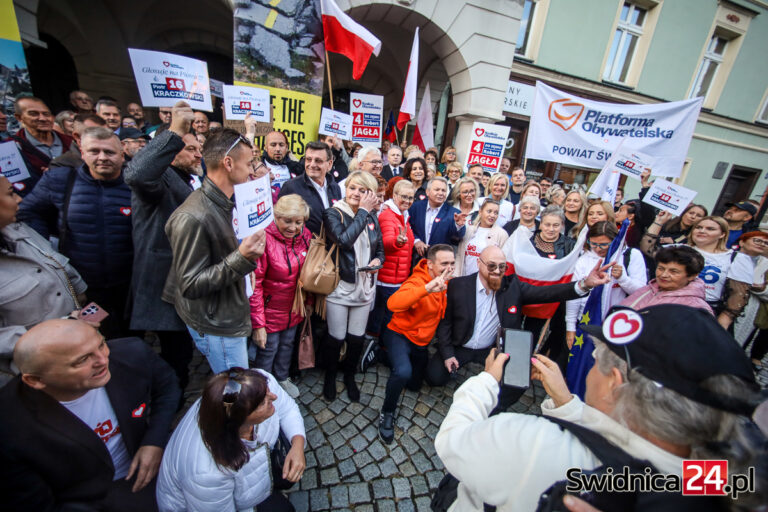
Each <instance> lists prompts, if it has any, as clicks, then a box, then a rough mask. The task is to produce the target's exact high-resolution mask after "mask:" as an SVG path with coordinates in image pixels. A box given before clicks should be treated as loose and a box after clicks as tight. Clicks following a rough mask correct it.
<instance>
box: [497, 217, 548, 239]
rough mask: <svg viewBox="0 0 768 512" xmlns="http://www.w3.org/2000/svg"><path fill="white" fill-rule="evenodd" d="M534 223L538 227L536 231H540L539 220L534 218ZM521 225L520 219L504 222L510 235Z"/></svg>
mask: <svg viewBox="0 0 768 512" xmlns="http://www.w3.org/2000/svg"><path fill="white" fill-rule="evenodd" d="M534 223H535V224H536V229H535V230H534V231H538V230H539V221H538V220H534ZM519 227H520V219H514V220H511V221H509V222H507V223H506V224H504V231H506V232H507V234H508V235H509V236H512V233H514V232H515V230H516V229H517V228H519Z"/></svg>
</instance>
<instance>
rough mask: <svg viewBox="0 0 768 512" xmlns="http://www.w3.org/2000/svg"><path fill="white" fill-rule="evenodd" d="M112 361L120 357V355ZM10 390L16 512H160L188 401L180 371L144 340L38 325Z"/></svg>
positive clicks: (8, 494) (11, 496)
mask: <svg viewBox="0 0 768 512" xmlns="http://www.w3.org/2000/svg"><path fill="white" fill-rule="evenodd" d="M110 352H111V353H110ZM13 358H14V362H15V363H16V365H17V366H18V367H19V371H20V372H21V374H20V375H17V376H16V377H15V378H14V379H13V380H11V381H10V382H9V383H8V384H7V385H6V386H4V387H3V388H2V389H1V390H0V406H1V407H2V408H3V410H4V411H6V413H7V414H8V415H12V416H13V419H12V420H11V419H10V417H6V420H5V421H3V422H1V423H0V492H2V495H3V503H4V507H8V510H73V511H74V510H78V511H94V512H95V511H97V510H104V511H123V510H125V511H128V510H156V505H155V497H154V494H155V491H154V487H155V476H156V475H157V471H158V469H159V467H160V461H161V460H162V456H163V448H164V447H165V444H166V442H167V441H168V435H169V430H170V427H171V423H172V422H173V416H174V413H175V411H176V404H177V403H178V400H179V394H180V392H179V388H178V386H177V384H176V379H175V378H174V375H173V371H172V370H171V369H170V368H169V367H168V365H166V364H165V362H163V360H162V359H160V358H159V357H158V356H157V355H156V354H155V353H154V351H153V350H152V349H151V348H150V347H149V346H147V345H146V344H145V343H144V342H143V341H142V340H140V339H138V338H123V339H117V340H112V341H110V342H109V343H107V342H106V341H105V340H104V337H103V336H101V334H99V332H98V331H97V330H96V329H95V328H94V327H93V326H91V325H88V324H87V323H85V322H82V321H79V320H70V319H55V320H48V321H45V322H42V323H40V324H38V325H37V326H35V327H33V328H32V329H30V330H29V331H27V332H26V333H25V334H24V335H23V336H22V337H21V338H20V339H19V341H18V343H17V344H16V347H15V349H14V353H13Z"/></svg>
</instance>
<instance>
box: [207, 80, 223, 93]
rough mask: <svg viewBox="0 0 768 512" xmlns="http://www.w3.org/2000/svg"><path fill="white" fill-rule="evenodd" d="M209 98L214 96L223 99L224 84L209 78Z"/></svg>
mask: <svg viewBox="0 0 768 512" xmlns="http://www.w3.org/2000/svg"><path fill="white" fill-rule="evenodd" d="M210 82H211V96H216V97H217V98H223V97H224V82H222V81H221V80H216V79H215V78H211V80H210Z"/></svg>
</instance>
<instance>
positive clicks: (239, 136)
mask: <svg viewBox="0 0 768 512" xmlns="http://www.w3.org/2000/svg"><path fill="white" fill-rule="evenodd" d="M240 142H242V143H243V144H245V145H246V146H248V147H250V146H251V144H250V143H249V142H248V139H246V138H245V137H243V136H242V135H238V136H237V139H235V142H233V143H232V145H231V146H229V149H228V150H227V152H226V153H224V158H226V157H227V156H229V153H230V151H232V150H233V149H235V146H237V145H238V144H239V143H240Z"/></svg>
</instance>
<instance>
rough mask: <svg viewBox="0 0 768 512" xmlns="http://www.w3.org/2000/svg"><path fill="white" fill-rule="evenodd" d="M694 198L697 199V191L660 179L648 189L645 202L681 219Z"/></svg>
mask: <svg viewBox="0 0 768 512" xmlns="http://www.w3.org/2000/svg"><path fill="white" fill-rule="evenodd" d="M694 197H696V191H695V190H690V189H687V188H685V187H681V186H680V185H676V184H674V183H672V182H671V181H667V180H664V179H658V180H656V181H654V182H653V184H652V185H651V188H649V189H648V192H647V193H646V194H645V197H644V198H643V202H644V203H648V204H650V205H651V206H655V207H656V208H659V209H661V210H664V211H666V212H669V213H671V214H672V215H674V216H676V217H679V216H680V215H681V214H682V213H683V210H685V208H686V207H687V206H688V205H689V204H691V201H693V198H694Z"/></svg>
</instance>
